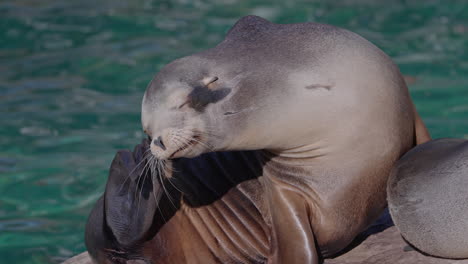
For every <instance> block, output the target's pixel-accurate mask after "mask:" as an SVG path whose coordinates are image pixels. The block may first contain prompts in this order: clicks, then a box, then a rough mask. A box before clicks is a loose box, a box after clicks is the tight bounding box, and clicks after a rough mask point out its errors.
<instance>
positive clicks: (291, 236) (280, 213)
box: [265, 180, 319, 264]
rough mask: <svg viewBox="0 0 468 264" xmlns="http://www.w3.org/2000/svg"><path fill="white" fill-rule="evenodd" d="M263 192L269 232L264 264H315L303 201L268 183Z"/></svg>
mask: <svg viewBox="0 0 468 264" xmlns="http://www.w3.org/2000/svg"><path fill="white" fill-rule="evenodd" d="M267 181H268V180H267ZM265 189H266V192H267V194H266V195H267V200H268V205H269V208H270V214H271V228H272V241H271V256H270V258H269V262H268V263H273V264H282V263H288V264H293V263H297V264H304V263H307V264H309V263H311V264H318V263H319V256H318V254H317V249H316V245H315V239H314V234H313V231H312V226H311V224H310V221H309V206H308V204H307V202H306V200H305V199H304V197H303V196H301V195H300V194H299V193H298V192H295V191H294V190H291V189H290V188H287V187H286V186H281V184H277V183H275V182H270V181H269V182H268V187H267V188H265Z"/></svg>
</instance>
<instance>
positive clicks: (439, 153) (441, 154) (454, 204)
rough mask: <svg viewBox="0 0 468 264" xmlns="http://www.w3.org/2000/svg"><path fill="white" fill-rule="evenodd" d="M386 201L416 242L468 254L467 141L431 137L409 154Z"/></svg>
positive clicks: (438, 251) (443, 253) (446, 253)
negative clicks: (431, 138) (432, 138)
mask: <svg viewBox="0 0 468 264" xmlns="http://www.w3.org/2000/svg"><path fill="white" fill-rule="evenodd" d="M388 203H389V209H390V213H391V215H392V218H393V221H394V222H395V225H396V226H397V228H398V229H399V230H400V232H401V234H402V235H403V237H404V238H405V239H406V240H407V241H408V242H409V243H411V244H412V245H413V246H415V247H416V248H418V249H419V250H421V251H423V252H425V253H427V254H430V255H434V256H439V257H445V258H468V231H467V230H468V140H465V139H437V140H432V141H429V142H427V143H425V144H422V145H419V146H417V147H416V148H414V149H412V150H411V151H409V152H408V153H406V154H405V155H404V156H403V157H402V158H401V159H400V160H399V161H398V162H397V163H396V165H395V168H394V169H393V170H392V173H391V176H390V178H389V183H388Z"/></svg>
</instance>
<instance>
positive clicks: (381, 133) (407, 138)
mask: <svg viewBox="0 0 468 264" xmlns="http://www.w3.org/2000/svg"><path fill="white" fill-rule="evenodd" d="M142 126H143V128H144V130H145V132H146V133H147V134H148V135H149V136H150V137H151V138H153V139H154V141H153V142H152V144H151V152H152V154H153V155H154V156H155V157H156V158H161V159H170V158H177V157H194V156H197V155H200V154H201V153H206V152H210V151H232V150H256V149H262V155H263V156H264V157H267V158H268V160H269V161H268V162H267V163H265V165H264V166H263V174H262V175H263V176H264V177H263V178H262V185H263V186H264V189H265V196H266V198H265V201H266V203H267V205H266V206H267V208H268V212H269V213H268V217H267V219H266V222H267V224H268V225H269V226H270V230H271V232H272V234H271V244H270V250H271V251H270V255H269V257H268V259H269V261H271V262H272V263H286V262H291V261H292V262H294V263H317V261H318V254H317V252H316V249H317V248H319V249H320V252H321V253H322V254H323V256H329V255H332V254H334V253H336V252H338V251H339V250H341V249H343V248H344V247H345V246H346V245H347V244H349V243H350V242H351V240H352V239H353V238H354V237H355V236H356V235H357V234H358V233H359V232H361V231H362V230H363V229H364V228H365V227H366V226H367V225H369V224H370V223H371V222H372V221H373V220H375V218H376V217H377V216H378V215H379V214H380V213H381V212H382V210H383V209H384V207H385V206H386V183H387V179H388V175H389V172H390V169H391V168H392V166H393V164H394V162H395V161H396V160H398V158H399V157H400V156H401V155H402V154H404V153H405V152H406V151H408V150H409V149H410V148H412V147H413V146H414V145H415V144H416V143H417V142H424V141H425V140H428V139H429V135H428V133H427V130H426V128H425V127H424V124H422V122H421V121H420V119H419V117H418V115H417V113H416V110H415V108H414V106H413V104H412V102H411V99H410V96H409V93H408V89H407V87H406V85H405V82H404V80H403V78H402V76H401V74H400V72H399V70H398V68H397V66H396V65H395V64H394V63H393V62H392V61H391V59H390V58H389V57H388V56H387V55H385V54H384V53H383V52H382V51H381V50H379V49H378V48H377V47H375V46H374V45H372V44H371V43H370V42H368V41H366V40H365V39H363V38H361V37H360V36H358V35H356V34H354V33H351V32H349V31H346V30H344V29H340V28H336V27H333V26H329V25H323V24H316V23H302V24H287V25H279V24H274V23H271V22H269V21H267V20H264V19H262V18H259V17H255V16H248V17H244V18H242V19H241V20H240V21H238V22H237V23H236V24H235V25H234V27H233V28H232V29H231V30H230V31H229V32H228V34H227V36H226V38H225V40H224V41H223V42H221V43H220V44H219V45H217V46H216V47H214V48H212V49H209V50H206V51H203V52H201V53H198V54H195V55H191V56H188V57H184V58H181V59H178V60H176V61H174V62H172V63H170V64H168V65H167V66H165V67H164V68H163V69H162V70H161V71H160V72H159V73H158V74H157V75H156V76H155V77H154V79H153V80H152V82H151V84H150V85H149V87H148V88H147V90H146V92H145V96H144V98H143V103H142ZM291 241H294V242H291Z"/></svg>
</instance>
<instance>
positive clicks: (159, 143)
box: [153, 136, 166, 150]
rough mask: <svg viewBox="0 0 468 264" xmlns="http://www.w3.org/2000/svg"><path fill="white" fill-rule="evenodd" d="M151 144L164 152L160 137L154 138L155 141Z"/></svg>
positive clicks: (164, 147) (164, 148)
mask: <svg viewBox="0 0 468 264" xmlns="http://www.w3.org/2000/svg"><path fill="white" fill-rule="evenodd" d="M153 144H155V145H156V146H158V147H160V148H162V149H163V150H166V146H164V143H163V141H162V138H161V136H159V137H158V138H156V139H155V140H153Z"/></svg>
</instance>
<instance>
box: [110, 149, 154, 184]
mask: <svg viewBox="0 0 468 264" xmlns="http://www.w3.org/2000/svg"><path fill="white" fill-rule="evenodd" d="M150 150H151V149H150V148H148V149H147V150H146V151H145V152H144V153H143V155H145V156H144V157H143V159H141V160H140V162H138V164H137V165H135V167H134V168H133V169H132V170H131V171H130V172H129V173H128V175H127V177H125V180H124V181H123V182H122V183H121V184H120V187H119V191H118V193H120V192H121V191H122V188H123V186H124V184H125V183H126V182H127V180H128V179H129V178H130V177H131V176H132V173H133V172H135V170H136V169H137V168H138V167H139V166H140V165H141V164H142V162H143V161H145V159H146V155H147V152H148V151H150Z"/></svg>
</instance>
